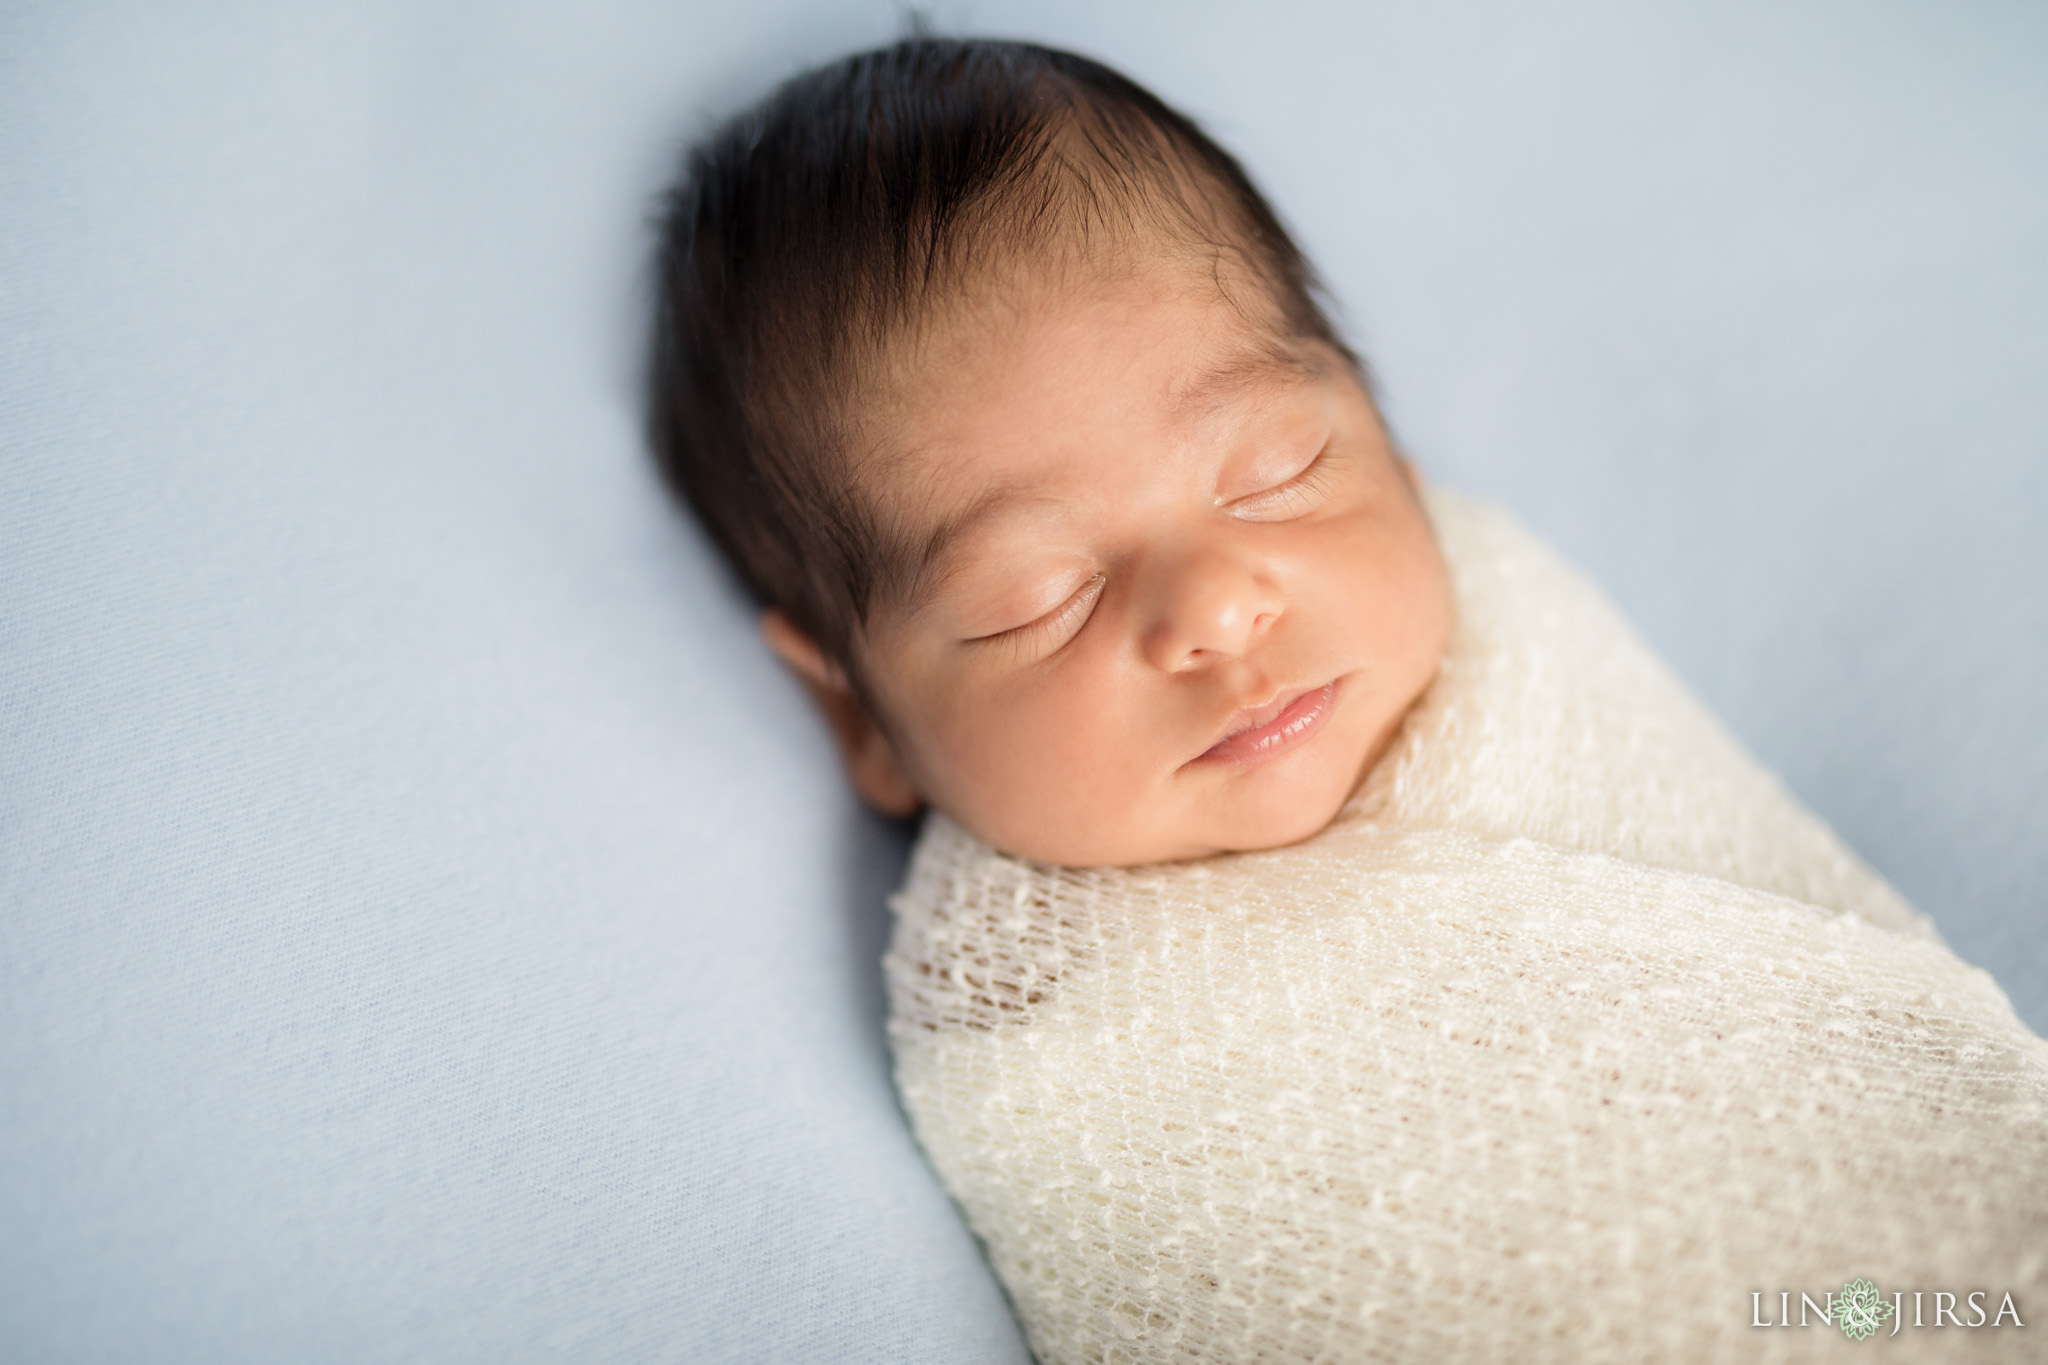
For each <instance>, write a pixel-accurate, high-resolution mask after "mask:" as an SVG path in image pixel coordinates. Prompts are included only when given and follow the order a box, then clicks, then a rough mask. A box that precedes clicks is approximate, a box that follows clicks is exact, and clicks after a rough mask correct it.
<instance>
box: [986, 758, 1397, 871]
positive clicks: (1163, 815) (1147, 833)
mask: <svg viewBox="0 0 2048 1365" xmlns="http://www.w3.org/2000/svg"><path fill="white" fill-rule="evenodd" d="M1357 774H1358V768H1357V764H1356V763H1355V762H1354V763H1351V764H1349V765H1348V766H1347V765H1343V764H1329V763H1326V764H1324V765H1321V769H1320V770H1319V771H1314V772H1304V773H1295V774H1288V775H1285V776H1291V777H1292V778H1293V779H1294V780H1293V781H1283V780H1275V779H1279V778H1281V777H1283V774H1279V773H1260V774H1232V773H1223V774H1218V775H1217V776H1218V778H1219V779H1220V780H1217V781H1215V782H1214V783H1213V784H1209V789H1208V790H1201V791H1197V792H1192V793H1188V792H1183V793H1177V794H1175V795H1174V796H1172V797H1164V796H1162V797H1161V798H1160V799H1159V800H1157V801H1156V802H1140V803H1137V804H1136V805H1135V806H1134V807H1133V808H1130V809H1127V810H1125V811H1122V812H1117V813H1115V814H1109V813H1106V812H1103V811H1102V810H1101V808H1100V806H1099V805H1096V806H1095V807H1094V809H1093V811H1092V813H1091V816H1090V818H1087V819H1081V820H1074V819H1067V818H1060V817H1058V816H1055V817H1054V818H1050V819H1046V820H1044V821H1042V822H1041V821H1033V820H1030V819H1022V820H1020V819H1017V818H1015V817H1016V813H1015V812H1012V818H1011V819H1010V820H1009V821H1007V822H1004V823H1003V824H1002V825H1001V827H997V828H986V827H978V826H979V823H980V822H976V821H974V820H973V819H971V818H968V819H963V818H961V816H960V815H958V814H955V813H954V812H952V811H948V812H947V814H948V815H949V816H950V817H951V818H952V819H953V820H954V822H955V823H956V824H959V825H961V826H963V827H964V828H966V829H967V830H969V831H970V832H971V833H973V834H974V835H976V836H977V837H978V838H980V839H981V840H982V842H984V843H986V844H989V845H991V846H993V847H995V848H998V849H1001V850H1002V851H1003V852H1005V853H1008V854H1011V855H1012V856H1014V857H1019V858H1028V859H1031V860H1032V861H1035V862H1042V863H1057V864H1061V865H1064V866H1067V867H1082V868H1086V867H1137V866H1142V865H1145V864H1149V863H1172V862H1186V861H1189V860H1192V859H1196V858H1207V857H1214V856H1216V855H1219V854H1226V853H1254V852H1258V851H1261V850H1264V849H1271V848H1281V847H1284V846H1286V845H1288V844H1297V843H1300V842H1301V841H1302V840H1304V839H1308V838H1312V837H1314V836H1315V835H1316V834H1318V833H1320V832H1321V831H1322V830H1323V829H1325V828H1327V827H1328V825H1329V823H1330V822H1331V821H1332V820H1334V819H1335V818H1336V816H1337V813H1338V812H1339V811H1340V810H1342V809H1343V808H1344V803H1345V802H1346V801H1347V800H1348V799H1349V798H1350V796H1351V793H1352V791H1353V790H1355V788H1356V787H1357V785H1358V782H1357ZM1233 778H1238V779H1243V778H1251V779H1253V780H1250V781H1243V780H1239V781H1235V782H1233V781H1232V780H1231V779H1233ZM1088 804H1089V803H1087V802H1085V801H1084V800H1081V799H1079V798H1078V797H1074V798H1069V799H1064V800H1063V799H1059V798H1058V797H1057V796H1056V795H1054V794H1049V799H1048V800H1047V802H1046V803H1045V805H1044V807H1043V808H1042V809H1044V810H1045V811H1047V812H1048V813H1051V812H1055V811H1058V812H1062V813H1064V812H1067V811H1074V810H1079V809H1082V808H1083V807H1084V806H1086V805H1088ZM1147 807H1149V809H1148V808H1147Z"/></svg>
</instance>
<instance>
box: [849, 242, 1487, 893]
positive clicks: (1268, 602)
mask: <svg viewBox="0 0 2048 1365" xmlns="http://www.w3.org/2000/svg"><path fill="white" fill-rule="evenodd" d="M1107 274H1108V272H1104V275H1105V276H1106V275H1107ZM1215 279H1216V277H1215V275H1214V273H1213V272H1212V271H1209V270H1207V269H1199V270H1198V269H1194V268H1191V267H1189V266H1186V265H1177V264H1175V265H1169V264H1158V265H1154V266H1151V267H1148V268H1136V267H1130V266H1126V267H1125V268H1124V269H1122V270H1121V271H1119V272H1117V273H1116V275H1115V277H1114V278H1094V279H1090V280H1086V281H1077V282H1075V283H1074V284H1073V285H1071V286H1070V287H1067V288H1064V289H1061V290H1057V291H1048V290H1046V289H1044V288H1043V287H1041V288H1039V289H1036V290H1025V289H1023V288H1021V287H1020V288H1014V289H1012V290H1010V291H1008V292H1007V293H1005V294H1003V295H1001V296H1000V297H998V298H994V299H985V300H983V301H981V303H979V304H978V305H977V306H975V307H974V308H971V309H963V310H960V311H958V312H956V313H954V314H952V315H950V316H949V317H948V318H947V319H946V320H945V321H943V322H942V323H940V324H937V325H935V326H934V327H933V328H932V329H931V330H930V331H929V332H928V333H927V334H926V336H925V337H924V339H923V340H922V342H921V343H920V345H919V347H918V349H917V351H916V353H915V354H914V355H912V356H909V357H906V358H905V359H904V363H902V364H901V365H899V366H898V368H897V374H898V378H897V379H896V380H895V381H894V382H893V383H892V384H891V385H890V387H889V391H888V392H887V393H886V395H885V396H884V397H883V398H882V399H880V400H879V401H877V402H876V403H874V404H872V405H871V406H870V407H869V408H868V409H867V410H865V411H864V412H863V413H862V414H861V417H862V419H863V423H864V429H865V430H866V431H867V432H868V433H870V436H871V440H872V444H873V448H874V449H875V451H876V454H875V455H874V456H872V457H871V458H869V459H867V460H865V461H864V462H863V463H862V465H861V468H860V478H861V480H862V486H863V491H864V493H865V495H866V496H867V498H868V499H869V500H870V502H871V504H872V505H875V506H878V507H879V508H881V509H882V514H883V516H884V518H885V520H886V521H887V523H888V524H889V526H890V529H891V530H892V531H893V532H894V533H895V534H896V535H898V536H901V537H903V538H904V540H903V543H906V544H908V545H909V546H911V547H913V549H914V550H916V551H919V552H925V553H927V554H928V559H927V560H926V561H925V562H926V563H927V564H928V568H927V570H926V571H925V573H924V574H923V576H922V579H921V581H920V582H919V583H918V585H917V587H916V589H915V590H914V591H913V592H911V593H909V594H908V595H907V596H905V597H904V598H903V599H902V600H900V601H893V602H890V603H886V604H883V605H880V606H879V607H878V608H877V610H876V611H875V612H874V613H873V615H872V616H871V618H870V621H869V623H868V627H867V629H866V632H865V634H864V638H863V639H862V640H861V641H860V642H859V648H860V651H861V653H860V657H861V661H862V664H863V666H864V669H865V672H866V674H867V677H868V679H869V684H870V691H871V692H872V694H873V696H874V698H875V701H876V704H877V705H878V706H879V708H880V709H881V711H882V713H883V715H884V717H885V718H886V732H887V736H888V738H887V741H886V745H887V747H888V750H889V753H890V756H891V758H892V759H893V761H894V763H895V764H896V765H897V766H898V767H899V768H900V772H901V775H902V777H903V778H905V779H907V781H908V784H909V786H910V787H911V788H914V789H915V790H916V791H917V792H918V793H919V794H920V795H922V797H923V798H924V799H925V800H927V801H929V802H931V803H932V804H933V805H935V806H937V807H938V808H939V809H941V810H943V811H945V812H946V813H947V814H949V815H951V816H952V817H953V818H954V819H955V820H957V821H959V822H960V823H961V824H963V825H964V826H966V827H967V828H968V829H970V830H972V831H973V832H975V833H976V834H978V835H979V836H981V837H982V838H983V839H984V840H986V841H988V842H989V843H992V844H994V845H995V846H996V847H998V848H1001V849H1003V850H1005V851H1007V852H1010V853H1014V854H1017V855H1020V856H1024V857H1029V858H1038V859H1043V860H1045V861H1048V862H1058V863H1067V864H1072V865H1079V866H1093V865H1111V864H1118V865H1120V864H1130V863H1140V862H1152V861H1160V860H1168V859H1179V858H1188V857H1196V856H1201V855H1205V854H1209V853H1215V852H1219V851H1224V850H1242V849H1259V848H1270V847H1274V846H1276V845H1280V844H1286V843H1291V842H1293V841H1295V840H1298V839H1302V838H1306V837H1307V836H1308V835H1310V834H1313V833H1315V832H1316V831H1317V830H1318V829H1320V828H1322V827H1323V826H1324V825H1325V824H1327V823H1328V822H1329V820H1330V819H1331V817H1332V816H1334V815H1335V814H1336V812H1337V810H1338V809H1339V808H1340V807H1341V806H1342V805H1343V803H1344V801H1345V799H1346V798H1347V797H1348V796H1349V795H1350V793H1351V792H1352V791H1353V790H1354V789H1355V788H1356V787H1357V785H1358V783H1359V782H1360V781H1361V779H1362V778H1363V776H1364V774H1365V771H1366V769H1367V768H1368V767H1369V766H1370V765H1371V763H1372V762H1373V761H1374V760H1375V759H1376V758H1377V757H1378V756H1379V754H1380V752H1381V751H1382V750H1383V749H1384V747H1385V746H1386V744H1387V742H1388V740H1389V739H1391V737H1392V735H1393V733H1394V730H1395V729H1396V727H1397V726H1398V725H1399V723H1400V721H1401V719H1402V717H1403V715H1404V714H1405V713H1406V712H1407V710H1408V709H1409V707H1410V705H1411V704H1412V703H1413V702H1414V701H1415V699H1416V697H1417V696H1418V695H1419V694H1420V693H1421V692H1422V690H1423V689H1424V688H1425V687H1426V686H1427V685H1428V683H1429V681H1430V680H1431V678H1432V677H1433V676H1434V675H1435V672H1436V667H1437V662H1438V660H1439V658H1440V657H1441V656H1442V653H1443V649H1444V646H1445V642H1446V640H1447V637H1448V634H1449V630H1450V621H1451V605H1450V592H1449V586H1448V582H1447V579H1446V575H1445V571H1444V566H1443V561H1442V559H1441V558H1440V556H1439V555H1438V552H1437V546H1436V543H1435V540H1434V538H1433V536H1432V534H1431V531H1430V528H1429V525H1428V523H1427V521H1426V520H1425V518H1424V516H1423V513H1422V510H1421V508H1420V506H1419V504H1418V501H1417V498H1416V495H1415V490H1414V488H1413V486H1412V485H1411V483H1410V482H1409V476H1408V474H1407V472H1406V470H1405V467H1404V466H1403V464H1402V463H1401V462H1400V461H1399V460H1398V459H1397V458H1396V456H1395V454H1394V452H1393V450H1392V449H1391V447H1390V445H1389V441H1388V437H1387V433H1386V430H1385V428H1384V427H1383V426H1382V425H1381V422H1380V419H1379V415H1378V413H1377V412H1376V411H1375V409H1374V407H1373V405H1372V402H1371V400H1370V398H1369V397H1368V396H1367V394H1366V392H1365V390H1364V387H1363V386H1362V385H1361V384H1360V382H1359V380H1358V378H1357V377H1356V375H1355V374H1354V373H1353V372H1352V370H1351V369H1350V367H1349V366H1348V365H1347V364H1345V362H1344V361H1343V359H1342V358H1341V357H1340V356H1338V355H1337V354H1336V353H1335V352H1333V351H1331V350H1330V349H1329V348H1327V347H1325V346H1321V345H1319V344H1310V343H1301V342H1293V341H1284V340H1282V339H1281V338H1280V337H1279V335H1278V333H1277V331H1276V329H1274V328H1273V327H1272V326H1270V325H1267V324H1261V323H1259V322H1257V321H1255V320H1253V319H1251V318H1248V317H1247V316H1246V315H1245V313H1244V312H1243V311H1241V310H1240V309H1239V308H1238V307H1236V306H1233V304H1232V303H1231V302H1230V301H1229V300H1228V299H1226V298H1225V297H1224V296H1223V294H1222V292H1221V291H1220V290H1219V288H1218V286H1217V284H1216V282H1215ZM1253 287H1254V288H1255V286H1253ZM1240 297H1243V294H1242V293H1241V294H1240Z"/></svg>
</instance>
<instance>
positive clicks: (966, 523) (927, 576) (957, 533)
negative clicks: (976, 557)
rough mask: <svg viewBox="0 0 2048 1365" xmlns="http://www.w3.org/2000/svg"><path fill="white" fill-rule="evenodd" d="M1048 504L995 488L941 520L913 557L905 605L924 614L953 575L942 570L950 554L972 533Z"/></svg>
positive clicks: (1020, 492)
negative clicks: (1021, 510) (1035, 505)
mask: <svg viewBox="0 0 2048 1365" xmlns="http://www.w3.org/2000/svg"><path fill="white" fill-rule="evenodd" d="M1046 501H1049V499H1046V498H1043V497H1038V496H1034V495H1032V494H1030V493H1028V492H1026V491H1024V490H1023V489H1019V488H1007V487H1005V488H991V489H989V490H988V491H987V492H985V493H982V494H981V495H980V496H979V497H977V498H975V499H974V501H972V502H970V503H968V504H967V506H965V507H963V508H961V509H959V510H958V511H956V512H953V513H951V514H949V515H947V516H945V517H941V518H940V519H939V522H938V524H937V525H935V526H933V527H932V529H931V530H930V531H929V532H927V533H926V534H925V535H924V537H923V538H922V539H921V540H920V541H919V542H918V545H917V551H916V553H914V554H913V555H912V556H911V557H910V573H909V575H908V579H909V581H908V583H907V585H906V587H907V590H906V591H905V593H904V594H903V600H904V603H905V605H906V606H907V607H908V608H909V610H910V611H912V612H917V611H921V610H922V609H923V608H924V607H925V606H927V605H928V604H929V603H930V602H931V600H932V598H933V597H934V596H935V595H936V594H937V593H938V591H939V589H941V588H942V587H944V586H945V583H946V580H947V578H948V577H950V575H949V574H947V573H943V572H939V571H938V570H939V569H940V568H941V566H942V565H943V564H944V561H945V558H946V555H947V553H948V552H949V551H950V550H951V549H952V548H953V547H954V546H955V545H958V544H959V543H960V542H961V541H962V540H963V539H965V538H966V536H967V533H968V532H970V531H972V530H974V529H975V528H976V527H979V526H983V525H986V524H987V523H989V522H991V521H995V520H997V519H998V518H1000V517H1002V516H1003V515H1004V514H1006V513H1008V512H1011V511H1013V510H1014V509H1016V508H1018V507H1022V506H1028V505H1030V504H1032V503H1038V502H1046Z"/></svg>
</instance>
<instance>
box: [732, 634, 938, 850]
mask: <svg viewBox="0 0 2048 1365" xmlns="http://www.w3.org/2000/svg"><path fill="white" fill-rule="evenodd" d="M761 638H762V639H763V640H765V641H767V642H768V648H770V649H772V650H774V651H775V656H776V657H777V658H779V659H781V660H782V662H783V663H785V664H787V665H788V666H789V670H790V672H792V673H794V674H796V675H797V677H798V678H799V679H800V680H801V681H802V682H803V685H804V690H805V691H807V692H809V693H810V694H811V700H812V701H814V702H816V703H817V705H818V709H819V710H820V711H822V712H824V714H825V720H826V723H827V724H829V725H830V726H831V727H832V737H833V738H834V739H836V740H838V741H839V756H840V757H841V758H842V759H844V760H845V761H846V775H847V776H848V777H849V778H851V779H852V780H853V788H854V790H855V791H857V792H859V793H860V795H861V799H862V800H864V801H866V802H867V803H868V804H869V805H870V806H873V807H874V808H875V809H876V810H878V811H880V812H881V813H882V814H884V815H889V816H896V817H902V816H906V815H915V814H917V812H918V811H919V810H920V809H921V808H922V807H923V806H924V797H923V796H922V795H920V794H919V792H918V790H917V788H916V787H915V786H913V785H911V782H910V779H909V777H907V776H906V775H905V774H904V771H903V765H902V763H901V762H899V761H898V760H897V757H896V746H895V745H893V744H891V743H890V742H889V737H888V735H886V734H884V733H883V731H882V727H881V726H880V725H877V724H876V723H875V718H874V717H873V716H871V715H869V714H868V709H867V707H866V706H865V705H863V704H862V703H861V699H860V698H859V697H857V696H855V695H854V691H853V688H852V687H851V686H849V685H848V684H847V681H846V673H845V671H844V670H842V669H841V668H840V667H839V665H838V664H836V663H834V662H832V661H831V660H830V659H828V658H826V657H825V651H824V650H822V649H819V648H818V642H817V641H815V640H813V639H812V638H811V637H810V636H808V635H806V634H804V632H803V631H802V630H801V629H800V628H798V626H797V624H796V622H794V621H792V620H790V619H789V618H788V617H787V616H785V615H783V614H782V613H781V612H779V611H777V610H775V609H774V608H773V607H770V608H769V609H768V610H767V611H764V612H762V613H761Z"/></svg>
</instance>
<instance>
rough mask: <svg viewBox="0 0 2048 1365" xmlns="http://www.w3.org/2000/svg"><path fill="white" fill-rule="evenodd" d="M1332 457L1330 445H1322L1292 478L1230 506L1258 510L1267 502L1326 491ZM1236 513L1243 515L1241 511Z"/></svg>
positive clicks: (1276, 518) (1303, 509)
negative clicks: (1314, 455) (1313, 456)
mask: <svg viewBox="0 0 2048 1365" xmlns="http://www.w3.org/2000/svg"><path fill="white" fill-rule="evenodd" d="M1333 458H1334V457H1333V456H1332V454H1331V451H1330V447H1328V446H1324V447H1323V448H1322V449H1321V450H1320V451H1318V452H1317V453H1316V457H1315V458H1314V459H1313V460H1310V461H1309V462H1308V465H1307V467H1306V468H1304V469H1303V470H1302V471H1301V472H1300V473H1299V474H1296V475H1295V476H1294V477H1293V478H1291V479H1289V480H1287V481H1286V482H1285V483H1282V484H1276V485H1274V486H1273V487H1271V488H1268V489H1266V490H1265V491H1264V492H1262V493H1253V494H1250V495H1248V496H1246V497H1242V498H1239V499H1238V500H1237V501H1236V502H1234V503H1231V504H1230V506H1231V507H1232V508H1233V509H1237V508H1245V507H1249V508H1251V509H1253V510H1259V509H1261V508H1262V507H1263V506H1264V505H1265V504H1268V503H1274V502H1280V501H1283V500H1287V499H1299V498H1302V497H1305V496H1307V495H1309V494H1313V493H1322V492H1325V491H1327V487H1328V483H1327V481H1328V479H1329V474H1330V470H1329V463H1330V461H1331V459H1333ZM1307 511H1308V509H1307V508H1305V507H1304V508H1302V509H1301V513H1306V512H1307ZM1301 513H1297V514H1296V515H1300V514H1301ZM1236 514H1237V515H1240V516H1242V515H1243V513H1242V512H1238V513H1236ZM1285 519H1286V518H1285V517H1275V518H1273V520H1276V521H1280V520H1285Z"/></svg>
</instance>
